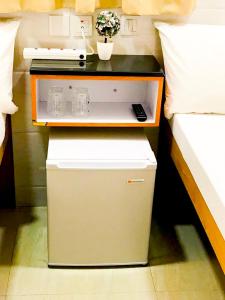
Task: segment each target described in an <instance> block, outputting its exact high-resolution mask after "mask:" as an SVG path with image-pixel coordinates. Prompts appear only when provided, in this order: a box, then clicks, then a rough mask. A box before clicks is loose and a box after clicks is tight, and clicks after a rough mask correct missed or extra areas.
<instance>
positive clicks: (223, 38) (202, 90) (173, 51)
mask: <svg viewBox="0 0 225 300" xmlns="http://www.w3.org/2000/svg"><path fill="white" fill-rule="evenodd" d="M155 27H156V28H157V29H158V30H159V35H160V38H161V44H162V50H163V57H164V64H165V72H166V83H167V87H166V102H165V115H166V117H167V118H170V117H171V116H172V114H173V113H192V112H194V113H218V114H225V26H224V25H195V24H181V25H177V24H176V25H169V24H166V23H161V22H156V23H155Z"/></svg>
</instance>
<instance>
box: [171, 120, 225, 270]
mask: <svg viewBox="0 0 225 300" xmlns="http://www.w3.org/2000/svg"><path fill="white" fill-rule="evenodd" d="M169 124H170V126H168V128H167V129H168V130H167V134H168V137H169V141H170V143H169V145H170V147H169V151H170V155H171V157H172V160H173V162H174V164H175V166H176V168H177V170H178V172H179V175H180V177H181V179H182V181H183V183H184V185H185V187H186V190H187V192H188V194H189V196H190V199H191V201H192V203H193V205H194V207H195V210H196V212H197V214H198V216H199V219H200V221H201V223H202V225H203V227H204V229H205V232H206V234H207V236H208V238H209V241H210V243H211V245H212V247H213V249H214V251H215V254H216V256H217V258H218V261H219V263H220V265H221V268H222V270H223V272H224V273H225V182H224V173H225V139H223V137H224V136H225V116H224V115H213V114H212V115H210V114H209V115H208V114H202V115H201V114H175V115H174V117H173V118H172V120H171V121H170V122H169ZM221 133H224V135H223V134H221ZM209 141H210V142H209Z"/></svg>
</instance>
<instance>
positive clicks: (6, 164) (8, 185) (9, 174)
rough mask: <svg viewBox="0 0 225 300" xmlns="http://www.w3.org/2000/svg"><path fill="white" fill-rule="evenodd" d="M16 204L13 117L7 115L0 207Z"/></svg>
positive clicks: (1, 153)
mask: <svg viewBox="0 0 225 300" xmlns="http://www.w3.org/2000/svg"><path fill="white" fill-rule="evenodd" d="M15 206H16V203H15V185H14V168H13V150H12V129H11V117H10V116H9V115H7V117H6V134H5V138H4V141H3V143H2V145H1V146H0V207H4V208H14V207H15Z"/></svg>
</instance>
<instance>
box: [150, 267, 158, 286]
mask: <svg viewBox="0 0 225 300" xmlns="http://www.w3.org/2000/svg"><path fill="white" fill-rule="evenodd" d="M149 269H150V274H151V279H152V284H153V287H154V291H155V292H157V290H156V285H155V281H154V276H153V274H152V267H150V268H149Z"/></svg>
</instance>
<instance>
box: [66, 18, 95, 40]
mask: <svg viewBox="0 0 225 300" xmlns="http://www.w3.org/2000/svg"><path fill="white" fill-rule="evenodd" d="M82 27H83V29H84V34H85V36H92V16H70V34H71V35H72V36H82V33H81V28H82Z"/></svg>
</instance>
